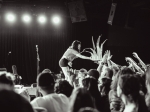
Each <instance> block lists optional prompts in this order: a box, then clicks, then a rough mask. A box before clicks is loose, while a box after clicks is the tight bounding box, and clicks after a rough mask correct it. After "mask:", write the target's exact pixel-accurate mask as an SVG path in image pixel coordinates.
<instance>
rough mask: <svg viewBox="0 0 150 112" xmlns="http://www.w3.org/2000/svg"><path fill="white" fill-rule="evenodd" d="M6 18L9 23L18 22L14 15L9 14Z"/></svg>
mask: <svg viewBox="0 0 150 112" xmlns="http://www.w3.org/2000/svg"><path fill="white" fill-rule="evenodd" d="M5 18H6V20H7V21H8V22H11V23H12V22H15V20H16V16H15V15H14V14H13V13H7V14H6V17H5Z"/></svg>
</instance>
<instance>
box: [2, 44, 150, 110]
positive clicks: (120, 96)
mask: <svg viewBox="0 0 150 112" xmlns="http://www.w3.org/2000/svg"><path fill="white" fill-rule="evenodd" d="M76 44H80V42H78V41H74V43H73V45H72V46H73V47H75V46H76ZM74 49H78V48H74ZM109 55H110V54H109V52H106V53H105V54H104V56H103V59H102V60H100V61H98V62H97V64H98V65H97V66H98V67H97V68H94V69H93V68H92V69H90V70H86V69H85V68H81V69H80V70H76V71H73V70H72V69H71V70H68V73H69V76H68V77H69V78H70V81H68V80H65V79H63V78H61V79H55V78H54V74H53V73H52V72H51V71H50V70H49V69H45V70H43V71H42V72H41V73H40V74H39V75H38V77H37V80H36V81H37V90H38V92H39V93H40V94H41V95H42V96H40V97H41V99H40V98H35V99H33V101H31V100H28V97H30V96H29V95H26V96H24V95H19V94H18V93H16V92H15V90H14V79H13V76H11V74H9V73H7V72H6V73H2V74H0V104H1V106H2V110H4V111H5V112H9V109H10V108H11V109H12V111H15V112H33V111H35V112H36V111H38V112H40V111H41V112H148V111H150V67H149V66H148V65H146V64H144V63H143V62H142V60H141V59H140V58H139V57H138V55H137V54H135V53H134V57H136V58H137V59H138V60H139V64H140V65H138V64H137V63H136V62H135V61H133V59H132V58H129V57H128V58H126V61H127V63H128V64H129V65H125V66H121V65H118V64H115V63H114V62H113V61H112V60H111V58H110V56H109ZM104 58H105V59H104ZM47 102H50V103H47ZM41 108H42V109H41ZM50 108H51V109H50ZM50 110H51V111H50Z"/></svg>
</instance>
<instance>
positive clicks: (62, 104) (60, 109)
mask: <svg viewBox="0 0 150 112" xmlns="http://www.w3.org/2000/svg"><path fill="white" fill-rule="evenodd" d="M37 84H38V88H39V90H40V92H41V93H42V95H43V97H37V98H35V99H34V100H33V101H31V104H32V106H33V107H44V108H45V109H47V111H48V112H67V110H68V105H69V99H68V98H67V97H66V96H65V95H63V94H56V93H54V84H55V83H54V79H53V76H52V75H51V73H41V74H39V75H38V77H37Z"/></svg>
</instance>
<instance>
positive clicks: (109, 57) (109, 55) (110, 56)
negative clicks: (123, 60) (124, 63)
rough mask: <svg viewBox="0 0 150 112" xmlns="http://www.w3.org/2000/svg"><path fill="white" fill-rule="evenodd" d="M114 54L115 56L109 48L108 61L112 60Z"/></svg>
mask: <svg viewBox="0 0 150 112" xmlns="http://www.w3.org/2000/svg"><path fill="white" fill-rule="evenodd" d="M112 56H113V55H111V53H110V50H108V58H107V61H109V60H111V58H112Z"/></svg>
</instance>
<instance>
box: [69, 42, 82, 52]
mask: <svg viewBox="0 0 150 112" xmlns="http://www.w3.org/2000/svg"><path fill="white" fill-rule="evenodd" d="M79 44H81V42H80V41H78V40H75V41H73V42H72V44H71V47H70V48H72V49H74V50H76V51H78V52H80V49H78V45H79Z"/></svg>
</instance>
